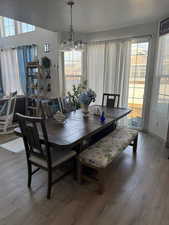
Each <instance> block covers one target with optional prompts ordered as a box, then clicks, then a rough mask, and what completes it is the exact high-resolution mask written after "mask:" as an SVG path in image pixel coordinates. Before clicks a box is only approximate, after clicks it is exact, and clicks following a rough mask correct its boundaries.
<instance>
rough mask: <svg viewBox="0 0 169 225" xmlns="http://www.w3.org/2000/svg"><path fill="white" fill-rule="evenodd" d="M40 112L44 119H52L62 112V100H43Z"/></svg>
mask: <svg viewBox="0 0 169 225" xmlns="http://www.w3.org/2000/svg"><path fill="white" fill-rule="evenodd" d="M40 110H41V115H42V117H43V118H52V117H53V115H54V114H55V113H56V112H58V111H60V112H62V105H61V102H60V99H59V98H55V99H50V100H41V101H40Z"/></svg>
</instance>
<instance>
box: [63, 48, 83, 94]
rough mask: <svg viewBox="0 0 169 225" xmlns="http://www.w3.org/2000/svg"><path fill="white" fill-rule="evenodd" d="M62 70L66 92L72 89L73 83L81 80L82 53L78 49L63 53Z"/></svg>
mask: <svg viewBox="0 0 169 225" xmlns="http://www.w3.org/2000/svg"><path fill="white" fill-rule="evenodd" d="M64 72H65V89H66V93H67V92H68V91H70V92H71V91H72V86H73V85H76V86H77V85H78V84H79V83H80V82H81V76H82V53H81V52H80V51H67V52H65V53H64Z"/></svg>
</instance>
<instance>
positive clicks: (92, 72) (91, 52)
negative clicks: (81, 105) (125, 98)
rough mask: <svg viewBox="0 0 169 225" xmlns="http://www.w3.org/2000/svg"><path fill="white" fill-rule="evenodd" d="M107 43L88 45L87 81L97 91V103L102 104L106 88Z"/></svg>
mask: <svg viewBox="0 0 169 225" xmlns="http://www.w3.org/2000/svg"><path fill="white" fill-rule="evenodd" d="M104 67H105V43H103V42H101V43H95V44H88V46H87V81H88V86H89V87H90V88H92V89H93V90H94V91H95V92H96V93H97V98H96V102H95V104H101V99H102V95H103V90H104Z"/></svg>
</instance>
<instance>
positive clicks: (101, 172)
mask: <svg viewBox="0 0 169 225" xmlns="http://www.w3.org/2000/svg"><path fill="white" fill-rule="evenodd" d="M97 172H98V186H99V189H98V191H99V194H103V193H104V191H105V183H104V180H105V179H104V176H105V174H104V169H99V170H98V171H97Z"/></svg>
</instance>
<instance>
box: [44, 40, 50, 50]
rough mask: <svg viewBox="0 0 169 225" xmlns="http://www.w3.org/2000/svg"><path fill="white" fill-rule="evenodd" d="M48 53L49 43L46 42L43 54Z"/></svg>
mask: <svg viewBox="0 0 169 225" xmlns="http://www.w3.org/2000/svg"><path fill="white" fill-rule="evenodd" d="M49 52H50V48H49V43H48V42H47V41H46V42H45V44H44V53H49Z"/></svg>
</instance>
